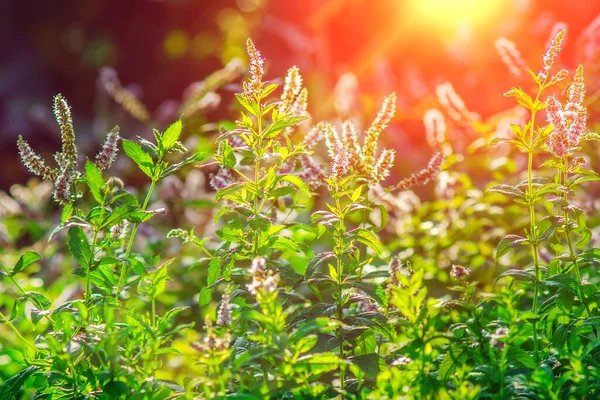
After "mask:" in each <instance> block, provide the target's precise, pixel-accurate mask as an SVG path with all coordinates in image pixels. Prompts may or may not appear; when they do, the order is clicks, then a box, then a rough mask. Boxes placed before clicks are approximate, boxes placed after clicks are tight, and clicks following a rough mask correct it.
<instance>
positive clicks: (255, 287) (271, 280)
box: [246, 256, 279, 296]
mask: <svg viewBox="0 0 600 400" xmlns="http://www.w3.org/2000/svg"><path fill="white" fill-rule="evenodd" d="M266 266H267V260H266V259H265V258H264V257H261V256H258V257H256V258H254V260H252V264H251V266H250V270H249V271H248V272H250V273H251V274H252V283H249V284H248V285H246V288H247V289H248V291H249V292H250V293H252V294H253V295H255V296H262V295H263V294H268V293H274V292H275V291H276V290H277V285H278V284H279V274H274V273H273V271H271V270H267V268H266Z"/></svg>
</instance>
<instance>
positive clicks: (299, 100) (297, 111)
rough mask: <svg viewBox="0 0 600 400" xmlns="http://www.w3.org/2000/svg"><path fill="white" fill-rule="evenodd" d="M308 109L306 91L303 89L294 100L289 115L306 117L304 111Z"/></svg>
mask: <svg viewBox="0 0 600 400" xmlns="http://www.w3.org/2000/svg"><path fill="white" fill-rule="evenodd" d="M307 109H308V89H306V88H304V89H302V90H301V91H300V94H299V95H298V97H296V100H294V102H293V103H292V105H291V106H290V109H289V111H290V113H292V115H306V114H307V112H306V110H307Z"/></svg>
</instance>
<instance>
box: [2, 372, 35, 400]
mask: <svg viewBox="0 0 600 400" xmlns="http://www.w3.org/2000/svg"><path fill="white" fill-rule="evenodd" d="M39 369H40V367H37V366H31V367H27V368H25V369H23V370H21V371H19V372H17V373H16V374H15V375H13V376H12V377H10V378H8V379H7V380H6V381H5V382H4V383H3V384H2V386H0V399H14V398H16V396H17V394H18V393H19V391H20V390H21V387H22V386H23V385H24V384H25V382H26V381H27V379H29V378H30V377H31V376H33V375H34V374H36V373H38V371H39Z"/></svg>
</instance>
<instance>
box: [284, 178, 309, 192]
mask: <svg viewBox="0 0 600 400" xmlns="http://www.w3.org/2000/svg"><path fill="white" fill-rule="evenodd" d="M279 180H280V181H284V182H289V183H291V184H292V185H294V186H296V187H297V188H298V189H299V190H300V191H301V192H302V193H304V194H305V195H307V196H310V189H309V188H308V186H306V183H304V181H303V180H302V179H301V178H300V177H299V176H297V175H291V174H288V175H283V176H281V177H279Z"/></svg>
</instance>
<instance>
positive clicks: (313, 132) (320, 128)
mask: <svg viewBox="0 0 600 400" xmlns="http://www.w3.org/2000/svg"><path fill="white" fill-rule="evenodd" d="M325 127H326V124H324V123H323V122H319V123H318V124H317V125H315V126H313V127H312V128H311V129H310V130H309V131H308V133H307V134H306V135H305V136H304V140H302V145H304V148H305V149H306V150H312V149H314V148H315V147H316V146H317V143H319V141H320V140H321V138H323V137H324V135H325Z"/></svg>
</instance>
